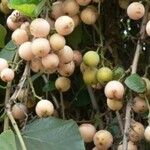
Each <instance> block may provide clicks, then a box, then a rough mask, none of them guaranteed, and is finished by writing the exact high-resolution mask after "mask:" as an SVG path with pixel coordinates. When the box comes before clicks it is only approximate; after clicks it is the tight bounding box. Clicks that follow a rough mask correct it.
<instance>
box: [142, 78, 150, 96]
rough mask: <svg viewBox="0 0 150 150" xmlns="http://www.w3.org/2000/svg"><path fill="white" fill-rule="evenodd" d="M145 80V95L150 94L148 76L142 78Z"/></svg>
mask: <svg viewBox="0 0 150 150" xmlns="http://www.w3.org/2000/svg"><path fill="white" fill-rule="evenodd" d="M142 79H143V80H144V81H145V84H146V93H145V94H146V95H147V96H149V95H150V80H149V79H148V78H142Z"/></svg>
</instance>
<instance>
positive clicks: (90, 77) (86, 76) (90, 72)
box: [83, 68, 97, 85]
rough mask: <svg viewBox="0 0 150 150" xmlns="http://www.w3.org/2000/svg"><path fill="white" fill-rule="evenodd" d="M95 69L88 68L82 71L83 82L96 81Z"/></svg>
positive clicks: (91, 82)
mask: <svg viewBox="0 0 150 150" xmlns="http://www.w3.org/2000/svg"><path fill="white" fill-rule="evenodd" d="M96 74H97V69H96V68H88V69H86V70H85V72H83V80H84V82H85V84H88V85H93V84H96V83H97V79H96Z"/></svg>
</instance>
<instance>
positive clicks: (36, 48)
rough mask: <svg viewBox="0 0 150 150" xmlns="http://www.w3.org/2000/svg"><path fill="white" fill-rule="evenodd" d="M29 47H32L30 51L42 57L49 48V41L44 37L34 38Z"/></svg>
mask: <svg viewBox="0 0 150 150" xmlns="http://www.w3.org/2000/svg"><path fill="white" fill-rule="evenodd" d="M31 49H32V53H33V54H34V55H35V56H37V57H44V56H46V55H47V54H48V53H49V52H50V50H51V48H50V44H49V41H48V40H47V39H45V38H37V39H35V40H34V41H33V42H32V45H31Z"/></svg>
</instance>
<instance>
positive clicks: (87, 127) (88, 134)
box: [79, 123, 96, 143]
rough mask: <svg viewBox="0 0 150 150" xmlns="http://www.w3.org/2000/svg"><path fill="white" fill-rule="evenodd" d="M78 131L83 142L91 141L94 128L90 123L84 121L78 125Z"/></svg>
mask: <svg viewBox="0 0 150 150" xmlns="http://www.w3.org/2000/svg"><path fill="white" fill-rule="evenodd" d="M79 131H80V134H81V137H82V139H83V140H84V142H86V143H89V142H92V141H93V137H94V135H95V133H96V128H95V126H93V125H92V124H89V123H84V124H81V125H80V126H79Z"/></svg>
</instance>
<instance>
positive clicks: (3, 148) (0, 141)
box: [0, 130, 17, 150]
mask: <svg viewBox="0 0 150 150" xmlns="http://www.w3.org/2000/svg"><path fill="white" fill-rule="evenodd" d="M0 150H17V147H16V142H15V135H14V133H13V132H12V131H11V130H7V131H5V132H3V133H2V134H1V135H0Z"/></svg>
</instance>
